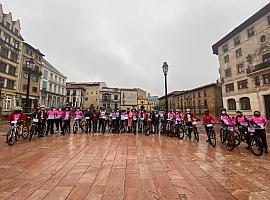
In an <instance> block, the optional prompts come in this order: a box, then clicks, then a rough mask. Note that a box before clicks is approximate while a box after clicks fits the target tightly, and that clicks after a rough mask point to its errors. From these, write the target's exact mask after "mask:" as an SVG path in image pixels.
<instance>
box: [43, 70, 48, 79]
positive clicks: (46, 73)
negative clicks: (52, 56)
mask: <svg viewBox="0 0 270 200" xmlns="http://www.w3.org/2000/svg"><path fill="white" fill-rule="evenodd" d="M43 78H44V79H48V70H46V69H44V71H43Z"/></svg>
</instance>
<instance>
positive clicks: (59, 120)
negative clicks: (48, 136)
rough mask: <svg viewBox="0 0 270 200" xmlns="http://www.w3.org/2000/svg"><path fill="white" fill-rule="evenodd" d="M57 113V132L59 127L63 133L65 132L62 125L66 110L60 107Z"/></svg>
mask: <svg viewBox="0 0 270 200" xmlns="http://www.w3.org/2000/svg"><path fill="white" fill-rule="evenodd" d="M55 114H56V119H55V122H56V133H58V132H59V127H60V130H61V133H62V132H63V126H62V122H63V117H64V111H62V108H59V109H58V110H56V111H55Z"/></svg>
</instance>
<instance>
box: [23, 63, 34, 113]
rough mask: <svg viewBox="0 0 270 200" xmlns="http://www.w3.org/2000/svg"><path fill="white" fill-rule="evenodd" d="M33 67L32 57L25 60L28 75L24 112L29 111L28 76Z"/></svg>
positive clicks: (28, 78)
mask: <svg viewBox="0 0 270 200" xmlns="http://www.w3.org/2000/svg"><path fill="white" fill-rule="evenodd" d="M34 67H35V63H34V60H33V59H32V58H31V59H30V60H28V61H26V68H25V71H26V72H27V74H28V77H27V89H26V98H25V104H24V110H25V112H30V110H31V108H30V106H31V105H29V104H30V101H29V96H30V80H31V78H30V76H31V73H32V71H33V70H34Z"/></svg>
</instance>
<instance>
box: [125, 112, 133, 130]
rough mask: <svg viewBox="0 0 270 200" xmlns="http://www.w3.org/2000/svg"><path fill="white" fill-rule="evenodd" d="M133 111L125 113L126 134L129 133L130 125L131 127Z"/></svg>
mask: <svg viewBox="0 0 270 200" xmlns="http://www.w3.org/2000/svg"><path fill="white" fill-rule="evenodd" d="M133 114H134V113H133V111H130V110H129V109H128V112H127V115H128V122H127V125H128V133H131V125H132V118H133Z"/></svg>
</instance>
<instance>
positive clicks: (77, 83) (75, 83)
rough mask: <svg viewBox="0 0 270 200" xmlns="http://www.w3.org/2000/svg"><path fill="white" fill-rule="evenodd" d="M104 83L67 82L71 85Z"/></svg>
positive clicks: (98, 83) (97, 83)
mask: <svg viewBox="0 0 270 200" xmlns="http://www.w3.org/2000/svg"><path fill="white" fill-rule="evenodd" d="M100 83H103V82H67V84H70V85H100Z"/></svg>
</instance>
